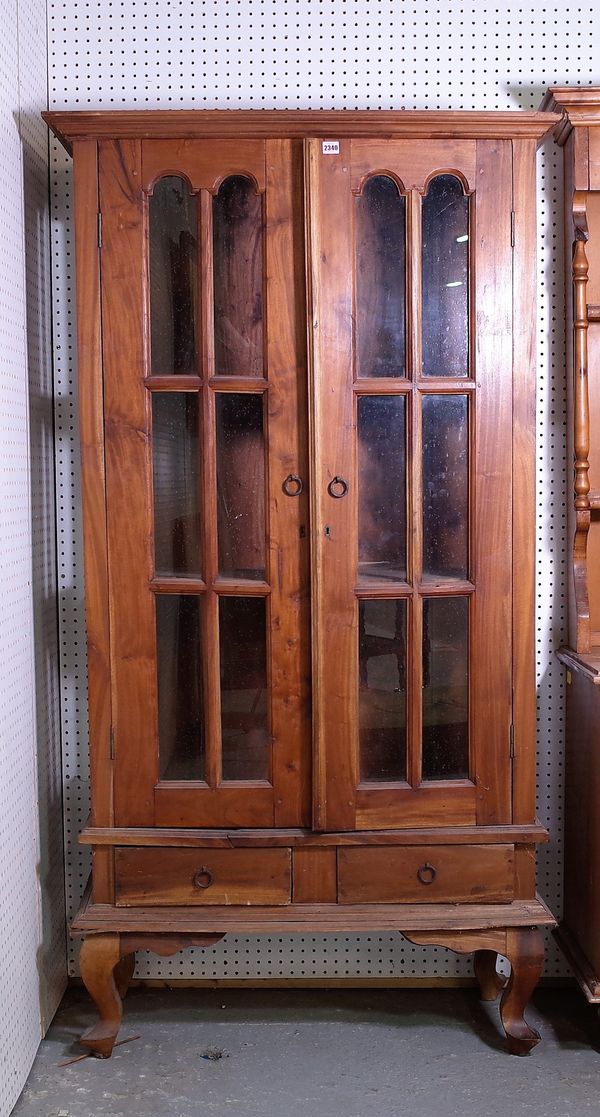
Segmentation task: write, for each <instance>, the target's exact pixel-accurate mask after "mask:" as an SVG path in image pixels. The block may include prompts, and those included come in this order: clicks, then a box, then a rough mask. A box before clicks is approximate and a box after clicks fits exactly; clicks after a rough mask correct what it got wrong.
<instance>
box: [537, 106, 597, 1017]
mask: <svg viewBox="0 0 600 1117" xmlns="http://www.w3.org/2000/svg"><path fill="white" fill-rule="evenodd" d="M542 107H543V108H546V109H548V110H549V111H551V112H556V111H559V112H562V114H563V115H562V117H561V120H560V123H559V124H558V126H557V128H556V130H555V135H556V139H557V140H558V143H559V144H561V146H562V147H563V152H564V172H565V191H564V192H565V270H566V307H567V369H568V377H567V385H568V393H567V396H568V442H569V460H570V461H573V462H574V478H573V479H574V488H573V498H572V500H570V502H569V541H570V547H571V556H570V557H571V562H570V571H571V577H570V585H569V642H568V646H567V647H564V648H561V649H560V651H559V653H558V654H559V658H560V660H561V661H562V663H564V665H565V667H566V669H567V670H566V678H567V727H566V767H565V874H564V876H565V902H564V915H563V918H562V921H561V923H560V925H559V928H558V930H557V932H556V933H557V937H558V940H559V942H560V944H561V946H562V948H563V950H564V952H565V954H566V955H567V958H568V959H569V961H570V963H571V965H572V967H573V971H574V973H575V976H576V977H577V980H578V981H579V984H580V985H581V988H582V989H583V991H584V993H585V994H586V996H587V998H588V1000H589V1001H591V1002H593V1003H595V1004H600V892H599V890H598V886H597V880H598V875H599V874H600V809H599V803H600V798H599V795H598V789H599V787H600V750H599V748H598V744H599V741H600V89H594V88H578V87H573V88H557V89H551V90H549V91H548V94H547V95H546V98H545V100H544V103H543V106H542Z"/></svg>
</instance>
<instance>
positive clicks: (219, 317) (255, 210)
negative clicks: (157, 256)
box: [213, 175, 263, 376]
mask: <svg viewBox="0 0 600 1117" xmlns="http://www.w3.org/2000/svg"><path fill="white" fill-rule="evenodd" d="M213 253H214V300H215V369H216V371H217V373H222V374H226V373H229V374H236V375H238V376H262V374H263V306H262V304H263V247H262V199H261V197H260V195H259V194H257V193H256V187H255V186H254V183H252V182H250V180H249V179H247V178H244V177H243V176H242V175H232V176H231V177H230V178H226V179H225V181H224V182H223V183H222V185H221V188H220V190H219V193H218V194H217V196H216V197H215V198H214V199H213Z"/></svg>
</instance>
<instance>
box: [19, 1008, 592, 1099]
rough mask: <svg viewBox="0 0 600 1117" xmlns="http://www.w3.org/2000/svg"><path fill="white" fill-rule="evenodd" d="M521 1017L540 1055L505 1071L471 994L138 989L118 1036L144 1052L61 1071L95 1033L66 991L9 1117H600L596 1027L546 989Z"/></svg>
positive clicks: (509, 1060) (487, 1021)
mask: <svg viewBox="0 0 600 1117" xmlns="http://www.w3.org/2000/svg"><path fill="white" fill-rule="evenodd" d="M528 1016H529V1019H530V1021H531V1022H532V1023H533V1024H534V1025H535V1026H536V1027H537V1028H538V1030H539V1031H540V1032H541V1033H542V1043H541V1044H540V1045H539V1046H538V1047H537V1048H536V1049H535V1051H534V1052H533V1054H532V1055H530V1056H529V1057H526V1058H515V1057H514V1056H510V1055H508V1054H506V1053H505V1051H504V1048H503V1043H502V1039H501V1036H500V1032H499V1023H498V1010H497V1006H496V1005H495V1004H492V1005H484V1004H481V1003H480V1001H479V999H478V996H477V993H476V991H475V990H474V989H440V990H431V989H407V990H404V989H402V990H400V989H392V990H371V989H344V990H337V989H336V990H323V989H315V990H313V989H310V990H291V991H286V990H275V989H273V990H257V989H251V988H247V989H227V990H209V989H173V990H164V989H142V988H139V989H135V988H134V989H132V990H131V991H130V993H129V995H128V997H127V1001H126V1009H125V1021H124V1025H123V1028H122V1030H121V1033H120V1036H121V1037H122V1038H125V1037H127V1036H131V1035H134V1034H139V1036H140V1038H139V1039H137V1040H135V1041H133V1042H132V1043H127V1044H125V1045H124V1046H122V1047H119V1048H117V1049H116V1050H115V1052H114V1054H113V1057H112V1059H111V1060H110V1061H101V1060H97V1059H85V1060H84V1061H82V1062H80V1063H75V1064H73V1065H72V1066H68V1067H64V1068H60V1067H59V1066H58V1064H59V1063H60V1062H62V1061H63V1060H64V1059H68V1058H70V1057H72V1056H74V1055H76V1054H79V1053H80V1052H81V1049H80V1048H79V1049H78V1048H77V1047H76V1045H75V1039H76V1037H77V1035H78V1034H80V1033H81V1031H82V1030H83V1029H84V1028H85V1027H87V1026H88V1024H89V1023H91V1020H92V1018H93V1010H92V1008H91V1003H90V1001H89V999H88V997H87V995H86V994H85V992H84V991H83V990H79V989H72V990H70V991H69V993H68V994H67V996H66V998H65V1000H64V1002H63V1004H62V1006H61V1008H60V1010H59V1012H58V1014H57V1016H56V1018H55V1020H54V1023H53V1025H52V1028H51V1030H50V1032H49V1034H48V1036H47V1038H46V1040H45V1041H44V1043H42V1046H41V1048H40V1051H39V1053H38V1056H37V1059H36V1061H35V1065H34V1067H33V1069H32V1072H31V1074H30V1076H29V1080H28V1082H27V1086H26V1088H25V1090H24V1092H23V1094H22V1096H21V1099H20V1100H19V1102H18V1103H17V1106H16V1109H15V1110H14V1114H13V1117H200V1115H205V1114H206V1115H207V1117H225V1115H227V1117H442V1115H443V1117H518V1115H523V1117H583V1115H585V1114H595V1115H598V1114H600V1020H598V1017H597V1014H596V1013H595V1012H594V1011H593V1010H592V1009H591V1008H589V1007H588V1005H587V1004H586V1003H585V1001H584V999H583V996H582V995H581V994H580V993H579V992H578V991H577V990H576V989H574V988H573V989H571V988H560V989H548V988H546V989H541V990H539V991H538V992H537V994H536V996H535V998H534V1002H533V1004H532V1006H530V1009H529V1012H528ZM219 1055H220V1056H221V1057H218V1056H219ZM209 1056H212V1058H211V1057H209Z"/></svg>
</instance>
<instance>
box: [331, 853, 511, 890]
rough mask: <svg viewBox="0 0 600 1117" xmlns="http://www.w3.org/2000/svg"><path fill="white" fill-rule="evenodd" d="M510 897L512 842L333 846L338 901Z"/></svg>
mask: <svg viewBox="0 0 600 1117" xmlns="http://www.w3.org/2000/svg"><path fill="white" fill-rule="evenodd" d="M513 896H514V849H513V846H511V845H478V846H462V845H461V846H459V845H456V846H433V845H431V846H383V847H382V846H380V847H379V848H377V847H372V848H370V849H369V848H364V847H361V848H352V847H349V848H344V847H340V848H339V849H338V901H339V903H340V904H402V903H412V904H418V903H421V904H423V903H425V904H427V903H436V902H437V903H459V902H460V903H474V904H475V903H478V902H480V903H481V902H482V901H483V902H485V901H490V902H492V901H494V902H500V903H502V902H503V901H506V902H507V903H508V902H509V901H510V900H512V899H513Z"/></svg>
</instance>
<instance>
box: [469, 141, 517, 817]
mask: <svg viewBox="0 0 600 1117" xmlns="http://www.w3.org/2000/svg"><path fill="white" fill-rule="evenodd" d="M475 196H476V198H477V208H476V215H475V230H476V243H477V248H478V264H477V267H476V270H475V284H476V297H475V301H476V323H475V329H476V335H475V338H476V340H475V345H476V351H475V371H476V381H477V385H478V390H477V400H476V406H475V415H476V423H477V429H476V455H477V459H476V462H475V476H476V478H477V482H476V496H475V523H476V525H477V527H476V538H475V541H474V543H475V570H474V575H475V580H476V592H475V597H474V599H473V601H472V608H473V609H474V617H473V625H474V632H475V648H477V649H480V651H479V652H478V654H477V656H476V657H473V658H472V670H473V676H472V684H471V685H472V694H473V702H474V709H473V713H474V725H475V726H476V727H477V732H478V736H477V739H476V741H475V742H474V745H475V763H476V779H477V822H478V824H479V825H487V826H489V825H493V824H494V823H504V822H510V820H511V764H510V759H509V756H510V724H511V719H512V568H511V561H510V559H507V557H506V556H510V555H511V554H512V495H511V493H512V248H511V228H510V225H511V221H510V212H511V208H512V145H511V143H510V141H508V140H478V141H477V192H476V195H475ZM491 324H493V344H491V342H490V328H491ZM481 649H485V651H484V653H483V654H482V653H481Z"/></svg>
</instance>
